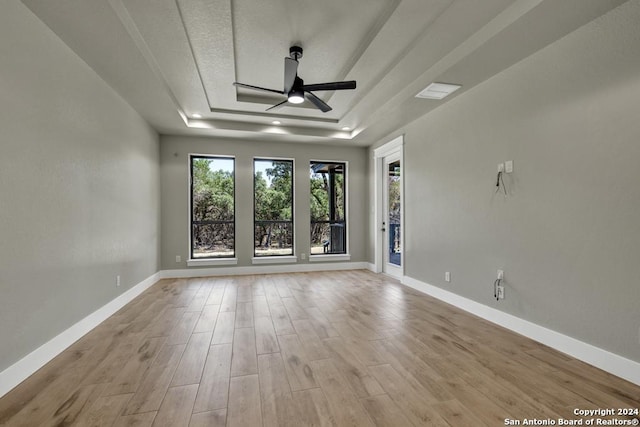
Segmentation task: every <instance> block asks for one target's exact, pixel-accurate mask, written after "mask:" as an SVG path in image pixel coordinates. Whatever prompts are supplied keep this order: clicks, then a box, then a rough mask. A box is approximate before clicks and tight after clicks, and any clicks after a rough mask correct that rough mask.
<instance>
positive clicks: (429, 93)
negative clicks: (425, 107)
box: [416, 83, 462, 99]
mask: <svg viewBox="0 0 640 427" xmlns="http://www.w3.org/2000/svg"><path fill="white" fill-rule="evenodd" d="M461 87H462V86H461V85H453V84H449V83H431V84H430V85H429V86H427V87H426V88H425V89H424V90H423V91H422V92H420V93H419V94H417V95H416V98H428V99H443V98H445V97H447V96H449V95H451V94H452V93H453V92H455V91H457V90H458V89H460V88H461Z"/></svg>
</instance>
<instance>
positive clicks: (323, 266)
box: [160, 262, 369, 279]
mask: <svg viewBox="0 0 640 427" xmlns="http://www.w3.org/2000/svg"><path fill="white" fill-rule="evenodd" d="M368 268H369V264H368V263H366V262H335V263H313V264H286V265H254V266H247V267H217V268H189V269H181V270H162V271H160V278H161V279H179V278H185V277H204V276H239V275H243V274H268V273H301V272H310V271H336V270H363V269H364V270H366V269H368Z"/></svg>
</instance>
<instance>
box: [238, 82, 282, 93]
mask: <svg viewBox="0 0 640 427" xmlns="http://www.w3.org/2000/svg"><path fill="white" fill-rule="evenodd" d="M233 85H234V86H238V87H243V88H245V89H252V90H260V91H262V92H273V93H279V94H280V95H284V92H283V91H281V90H275V89H267V88H266V87H260V86H252V85H246V84H244V83H238V82H234V83H233Z"/></svg>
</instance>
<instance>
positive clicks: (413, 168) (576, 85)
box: [368, 1, 640, 361]
mask: <svg viewBox="0 0 640 427" xmlns="http://www.w3.org/2000/svg"><path fill="white" fill-rule="evenodd" d="M638 22H640V2H638V1H632V2H629V3H626V4H624V5H622V6H621V7H619V8H618V9H615V10H614V11H612V12H611V13H609V14H608V15H605V16H603V17H601V18H599V19H597V20H596V21H593V22H592V23H590V24H588V25H586V26H584V27H582V28H580V29H578V30H577V31H576V32H574V33H572V34H570V35H568V36H567V37H565V38H563V39H561V40H559V41H558V42H556V43H554V44H552V45H550V46H549V47H547V48H545V49H543V50H542V51H539V52H537V53H536V54H534V55H532V56H531V57H529V58H527V59H526V60H524V61H522V62H520V63H518V64H516V65H515V66H513V67H511V68H510V69H508V70H506V71H504V72H502V73H501V74H499V75H497V76H495V77H493V78H492V79H490V80H488V81H486V82H485V83H483V84H481V85H480V86H478V87H476V88H474V89H472V90H470V91H469V92H467V93H465V94H462V95H461V96H459V97H457V98H455V99H453V100H451V101H449V102H448V103H446V104H444V105H443V106H442V107H440V108H438V109H437V110H435V111H433V112H432V113H431V114H428V115H426V116H424V117H422V118H421V119H419V120H417V121H415V122H413V123H412V124H410V125H408V126H406V127H405V128H403V129H398V131H397V132H395V133H394V134H392V135H389V137H388V138H385V139H384V140H383V141H379V142H378V143H377V144H375V145H376V146H378V145H381V144H382V143H384V142H386V141H389V140H391V139H392V138H393V137H394V136H397V135H400V134H405V144H406V145H405V175H404V176H405V192H406V193H405V194H406V204H405V207H406V230H407V233H406V234H405V235H406V247H405V256H406V271H405V274H406V275H408V276H410V277H413V278H415V279H418V280H421V281H423V282H426V283H429V284H432V285H435V286H439V287H442V288H445V289H447V290H449V291H451V292H454V293H457V294H460V295H463V296H465V297H467V298H470V299H473V300H475V301H478V302H481V303H483V304H486V305H489V306H492V307H495V308H498V309H499V310H503V311H505V312H508V313H510V314H513V315H516V316H518V317H521V318H524V319H527V320H529V321H532V322H535V323H537V324H539V325H542V326H545V327H548V328H550V329H553V330H556V331H558V332H561V333H563V334H567V335H569V336H572V337H575V338H577V339H579V340H582V341H585V342H587V343H591V344H593V345H596V346H598V347H601V348H604V349H606V350H609V351H611V352H614V353H617V354H619V355H622V356H624V357H627V358H629V359H632V360H635V361H640V343H639V327H640V306H639V303H640V262H639V260H640V167H639V164H640V120H639V119H640V101H639V100H640V55H638V52H639V51H638V46H640V26H638ZM426 102H430V101H426ZM505 160H514V163H515V171H514V173H513V175H511V176H507V179H506V183H507V186H508V188H509V195H508V197H504V196H502V195H500V194H495V181H496V172H497V164H498V163H500V162H503V161H505ZM370 170H371V171H373V169H372V168H370ZM371 173H373V172H370V177H371V179H372V180H373V176H372V175H371ZM372 182H373V181H372ZM372 191H373V189H372V187H370V192H372ZM372 245H373V239H372V238H370V241H369V251H368V252H369V259H370V260H371V261H373V247H372ZM497 269H504V271H505V278H506V282H507V288H506V299H505V300H504V301H501V302H499V303H498V302H496V301H495V299H493V298H492V297H493V289H492V284H493V281H494V279H495V276H496V270H497ZM445 271H451V272H452V282H451V283H445V281H444V273H445Z"/></svg>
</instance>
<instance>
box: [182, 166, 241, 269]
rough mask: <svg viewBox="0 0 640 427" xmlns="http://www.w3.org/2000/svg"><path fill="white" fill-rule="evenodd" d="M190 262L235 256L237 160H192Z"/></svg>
mask: <svg viewBox="0 0 640 427" xmlns="http://www.w3.org/2000/svg"><path fill="white" fill-rule="evenodd" d="M190 159H191V254H190V255H191V259H202V258H228V257H231V258H232V257H234V256H235V178H234V170H235V160H234V159H233V158H229V157H212V156H191V158H190Z"/></svg>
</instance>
